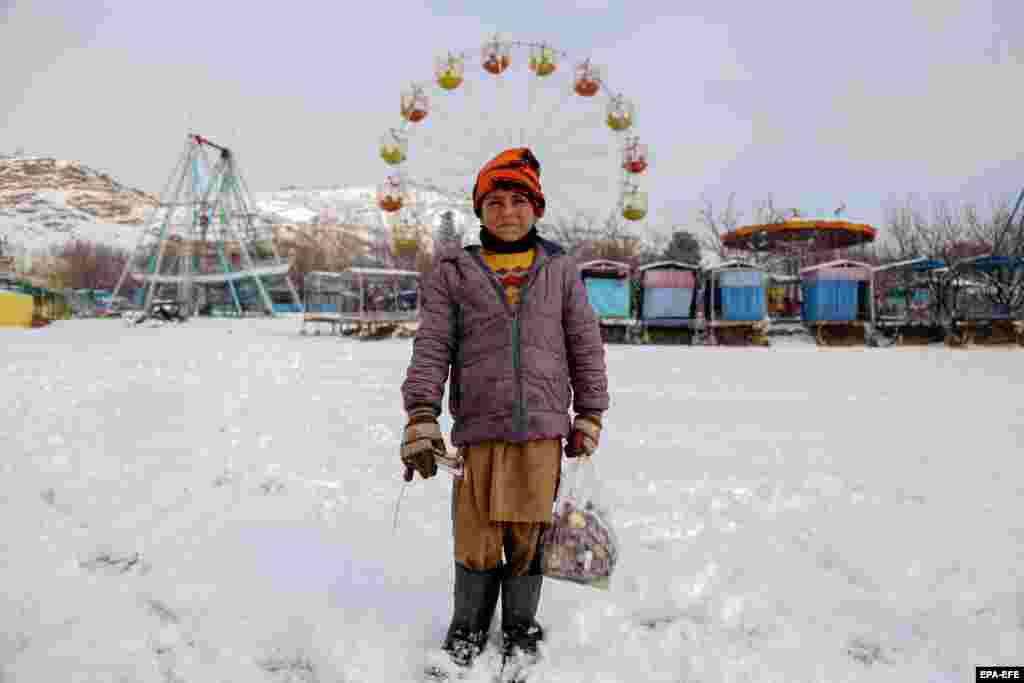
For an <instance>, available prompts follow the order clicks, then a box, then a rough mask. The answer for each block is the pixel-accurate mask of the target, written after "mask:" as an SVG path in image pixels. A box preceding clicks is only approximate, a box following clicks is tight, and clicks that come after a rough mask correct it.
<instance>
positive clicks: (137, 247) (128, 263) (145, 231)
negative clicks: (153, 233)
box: [111, 144, 189, 299]
mask: <svg viewBox="0 0 1024 683" xmlns="http://www.w3.org/2000/svg"><path fill="white" fill-rule="evenodd" d="M188 156H189V155H188V145H187V144H186V147H185V151H184V153H183V154H182V155H181V157H179V159H178V164H177V166H175V167H174V171H173V172H172V173H171V175H170V177H168V178H167V182H166V183H165V184H164V189H163V190H162V191H161V193H160V194H159V195H157V201H158V202H160V204H157V211H159V209H160V206H161V205H162V204H163V200H164V199H166V198H167V193H168V192H170V189H171V185H173V184H174V179H175V178H177V177H178V174H179V173H180V172H181V170H180V169H181V165H182V164H184V163H187V162H188ZM158 222H159V221H155V220H154V221H152V222H151V224H150V225H147V226H146V227H145V228H143V229H142V230H141V231H140V233H139V239H138V241H137V242H136V243H135V249H133V250H132V253H131V254H130V255H129V256H128V259H127V261H125V264H124V268H122V269H121V276H120V277H118V278H117V285H116V286H115V287H114V293H113V294H112V295H111V296H112V297H113V298H114V299H116V298H117V293H118V292H119V291H121V287H122V286H123V285H124V281H125V278H126V277H127V276H128V271H129V270H130V269H131V266H132V261H133V260H134V259H135V257H136V256H137V255H138V253H139V250H141V249H142V243H143V242H144V241H145V240H146V235H147V234H149V229H150V228H151V227H156V224H157V223H158Z"/></svg>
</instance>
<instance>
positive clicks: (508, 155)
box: [473, 147, 544, 218]
mask: <svg viewBox="0 0 1024 683" xmlns="http://www.w3.org/2000/svg"><path fill="white" fill-rule="evenodd" d="M506 185H509V186H513V187H514V189H517V190H522V191H523V192H524V193H525V194H526V196H527V197H529V199H530V201H531V202H532V203H533V207H534V209H536V211H537V218H540V217H541V216H543V215H544V193H543V192H542V191H541V189H540V162H539V161H537V157H535V156H533V152H531V151H530V150H529V149H528V148H526V147H516V148H514V149H507V150H505V151H504V152H502V153H501V154H499V155H498V156H496V157H494V158H493V159H491V160H490V161H488V162H487V164H486V165H485V166H484V167H483V168H482V169H480V174H479V175H477V177H476V184H475V185H473V211H474V212H475V213H476V216H477V218H481V217H482V216H483V211H482V209H481V205H482V204H483V201H484V195H486V194H487V193H488V192H491V191H492V190H497V189H506V188H505V187H504V186H506Z"/></svg>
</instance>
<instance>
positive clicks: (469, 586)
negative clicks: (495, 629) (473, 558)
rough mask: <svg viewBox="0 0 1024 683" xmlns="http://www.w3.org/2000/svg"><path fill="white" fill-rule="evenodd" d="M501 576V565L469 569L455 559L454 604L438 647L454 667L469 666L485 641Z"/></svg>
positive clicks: (495, 603)
mask: <svg viewBox="0 0 1024 683" xmlns="http://www.w3.org/2000/svg"><path fill="white" fill-rule="evenodd" d="M501 576H502V570H501V569H492V570H488V571H473V570H471V569H467V568H466V567H464V566H462V565H461V564H459V563H455V591H454V594H455V608H454V610H453V613H452V621H451V625H450V626H449V627H448V634H447V635H446V636H445V639H444V645H442V646H441V649H442V650H444V651H445V652H447V653H448V656H449V657H450V658H451V660H452V663H453V664H455V665H456V666H457V667H460V668H469V667H470V666H472V665H473V661H474V660H475V659H476V658H477V656H478V655H479V654H480V653H481V652H482V651H483V649H484V646H485V645H486V644H487V634H488V632H489V631H490V628H491V619H492V618H493V617H494V610H495V607H496V606H497V604H498V592H499V590H500V589H501Z"/></svg>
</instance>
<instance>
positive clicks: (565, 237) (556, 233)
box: [538, 211, 603, 256]
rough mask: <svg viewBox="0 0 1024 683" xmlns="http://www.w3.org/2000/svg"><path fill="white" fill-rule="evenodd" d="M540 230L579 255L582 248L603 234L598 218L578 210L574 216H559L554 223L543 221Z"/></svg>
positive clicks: (570, 251) (572, 252) (567, 249)
mask: <svg viewBox="0 0 1024 683" xmlns="http://www.w3.org/2000/svg"><path fill="white" fill-rule="evenodd" d="M538 231H539V232H540V233H541V234H543V235H544V236H545V237H547V238H549V239H551V240H553V241H555V242H557V243H558V244H560V245H561V246H562V247H563V248H564V249H565V250H566V251H568V252H569V253H571V254H574V255H577V256H579V252H580V251H581V250H582V249H584V248H586V247H587V246H588V245H590V244H593V243H594V242H597V241H598V240H599V239H601V238H602V236H603V229H602V226H601V223H600V221H599V220H598V218H597V217H596V216H594V215H593V214H590V213H587V212H584V211H578V212H576V213H575V214H573V215H572V216H559V217H558V218H557V219H555V221H554V222H553V223H542V224H540V225H539V226H538Z"/></svg>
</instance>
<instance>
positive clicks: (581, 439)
mask: <svg viewBox="0 0 1024 683" xmlns="http://www.w3.org/2000/svg"><path fill="white" fill-rule="evenodd" d="M600 441H601V416H600V415H598V414H596V413H587V414H583V415H577V416H576V419H575V420H573V423H572V431H571V432H570V433H569V438H568V439H567V440H566V443H565V455H566V457H568V458H578V457H579V456H581V455H583V456H591V455H593V454H594V452H595V451H597V445H598V444H599V443H600Z"/></svg>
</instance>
